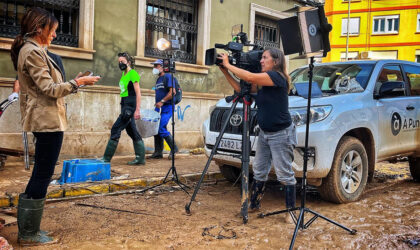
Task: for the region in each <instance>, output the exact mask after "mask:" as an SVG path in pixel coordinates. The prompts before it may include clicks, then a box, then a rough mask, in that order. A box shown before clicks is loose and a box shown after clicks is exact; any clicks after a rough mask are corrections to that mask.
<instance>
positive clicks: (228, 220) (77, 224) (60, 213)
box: [0, 163, 420, 249]
mask: <svg viewBox="0 0 420 250" xmlns="http://www.w3.org/2000/svg"><path fill="white" fill-rule="evenodd" d="M406 165H407V164H404V163H398V164H383V165H381V171H377V173H376V178H375V181H374V182H373V183H371V184H369V186H368V188H367V190H366V192H365V194H364V196H363V198H362V199H361V200H360V201H357V202H353V203H350V204H341V205H337V204H332V203H329V202H325V201H322V200H321V199H320V197H319V194H318V193H317V192H316V191H314V190H313V189H311V190H310V191H309V193H308V196H307V207H309V208H311V209H313V210H315V211H316V212H319V213H321V214H322V215H325V216H327V217H329V218H331V219H333V220H335V221H337V222H339V223H341V224H343V225H345V226H347V227H349V228H352V229H356V230H357V231H358V232H357V234H356V235H350V234H349V233H347V232H346V231H344V230H342V229H340V228H338V227H336V226H334V225H332V224H329V223H327V222H325V221H323V220H321V219H317V220H316V221H315V222H314V223H313V224H312V225H311V226H310V227H309V229H306V230H304V231H300V232H299V234H298V237H297V240H296V243H295V247H297V249H308V248H312V249H320V248H324V249H325V248H340V249H366V248H374V249H391V248H392V249H395V248H398V249H411V248H412V247H413V245H412V244H410V240H416V239H417V240H418V239H419V238H420V220H419V218H420V200H419V198H418V197H420V188H419V187H420V186H419V184H418V183H415V182H413V181H412V179H411V178H410V177H409V176H408V175H406V172H404V171H405V170H406V168H407V166H406ZM396 169H397V170H398V172H399V173H400V174H393V173H395V170H396ZM393 170H394V172H392V171H393ZM188 201H189V196H188V195H186V194H185V193H184V192H182V191H180V190H179V189H174V188H170V187H163V188H162V189H156V190H154V191H149V192H146V193H145V194H129V195H119V196H105V197H94V198H84V199H76V200H69V201H60V202H49V203H48V204H47V205H46V210H45V212H44V219H43V221H42V228H43V229H45V230H48V231H52V232H53V235H54V236H55V237H57V238H58V239H59V243H57V244H54V245H49V246H42V247H33V248H32V249H151V248H153V249H185V248H187V249H208V248H213V249H214V248H224V249H228V248H229V249H231V248H236V249H278V248H288V246H289V243H290V240H291V237H292V234H293V229H294V225H292V224H286V223H285V222H284V215H274V216H271V217H267V218H263V219H259V218H257V214H250V218H249V222H248V224H246V225H243V224H242V218H241V217H240V216H239V215H238V212H239V207H240V192H239V187H238V186H232V183H230V182H227V181H218V182H216V181H212V182H207V183H206V185H204V186H203V188H202V189H201V191H200V192H199V194H198V196H197V202H194V203H193V205H192V206H191V210H192V215H191V216H187V215H186V214H185V211H184V206H185V204H186V202H188ZM298 202H299V198H298ZM298 204H300V203H298ZM283 208H284V197H283V192H281V191H279V186H278V185H277V184H275V183H272V184H271V185H269V186H268V189H267V192H266V195H265V196H264V199H263V201H262V211H263V212H269V211H275V210H279V209H283ZM306 218H307V219H309V215H307V216H306ZM0 235H1V236H3V237H5V238H6V239H8V241H9V243H10V244H12V245H13V246H14V247H15V248H16V249H19V246H18V244H17V242H16V238H17V226H16V225H12V226H8V227H5V228H4V229H3V230H2V231H0ZM412 242H413V241H412ZM417 247H418V246H417Z"/></svg>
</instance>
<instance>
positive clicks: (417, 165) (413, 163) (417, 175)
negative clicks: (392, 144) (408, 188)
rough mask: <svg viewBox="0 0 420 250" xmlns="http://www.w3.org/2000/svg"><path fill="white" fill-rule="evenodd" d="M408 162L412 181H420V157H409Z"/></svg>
mask: <svg viewBox="0 0 420 250" xmlns="http://www.w3.org/2000/svg"><path fill="white" fill-rule="evenodd" d="M408 162H409V164H410V173H411V176H412V177H413V179H414V181H417V182H420V158H414V157H413V158H411V157H410V159H409V161H408Z"/></svg>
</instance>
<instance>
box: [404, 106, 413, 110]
mask: <svg viewBox="0 0 420 250" xmlns="http://www.w3.org/2000/svg"><path fill="white" fill-rule="evenodd" d="M406 109H407V110H413V109H414V107H413V106H407V107H406Z"/></svg>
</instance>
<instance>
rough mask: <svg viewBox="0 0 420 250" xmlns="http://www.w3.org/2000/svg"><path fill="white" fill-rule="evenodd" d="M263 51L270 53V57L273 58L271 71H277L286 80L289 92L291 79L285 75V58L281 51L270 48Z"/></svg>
mask: <svg viewBox="0 0 420 250" xmlns="http://www.w3.org/2000/svg"><path fill="white" fill-rule="evenodd" d="M265 51H268V53H270V56H271V57H272V58H273V61H274V66H273V70H274V71H277V72H279V73H280V75H282V76H283V77H284V79H286V81H287V83H288V85H287V86H288V87H287V92H289V91H290V84H291V78H290V76H289V74H288V73H287V69H286V58H285V57H284V53H283V51H281V50H279V49H276V48H270V49H266V50H265Z"/></svg>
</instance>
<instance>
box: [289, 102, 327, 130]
mask: <svg viewBox="0 0 420 250" xmlns="http://www.w3.org/2000/svg"><path fill="white" fill-rule="evenodd" d="M306 110H307V108H306V107H303V108H291V109H289V112H290V116H291V117H292V121H293V123H294V124H295V125H296V126H301V125H305V124H306ZM310 110H311V114H310V116H309V120H310V123H314V122H319V121H322V120H324V119H325V118H327V116H328V115H329V114H330V113H331V110H332V106H331V105H326V106H315V107H311V109H310Z"/></svg>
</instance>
